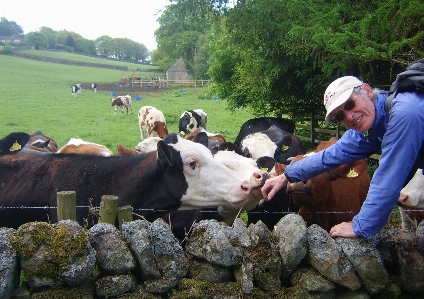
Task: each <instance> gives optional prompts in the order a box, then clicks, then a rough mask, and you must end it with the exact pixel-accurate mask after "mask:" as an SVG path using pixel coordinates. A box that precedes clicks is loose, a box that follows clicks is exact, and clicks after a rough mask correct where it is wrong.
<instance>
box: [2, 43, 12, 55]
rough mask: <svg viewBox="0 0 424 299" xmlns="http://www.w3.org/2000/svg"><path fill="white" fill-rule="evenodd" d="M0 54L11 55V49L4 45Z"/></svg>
mask: <svg viewBox="0 0 424 299" xmlns="http://www.w3.org/2000/svg"><path fill="white" fill-rule="evenodd" d="M0 54H3V55H13V48H12V47H11V46H10V45H6V46H5V47H4V48H3V49H2V50H1V51H0Z"/></svg>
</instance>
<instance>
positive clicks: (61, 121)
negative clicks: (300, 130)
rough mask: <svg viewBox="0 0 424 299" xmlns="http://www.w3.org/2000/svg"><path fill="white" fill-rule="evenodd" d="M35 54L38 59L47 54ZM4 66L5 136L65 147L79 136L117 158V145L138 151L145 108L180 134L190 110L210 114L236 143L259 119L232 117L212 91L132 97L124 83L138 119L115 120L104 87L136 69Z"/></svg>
mask: <svg viewBox="0 0 424 299" xmlns="http://www.w3.org/2000/svg"><path fill="white" fill-rule="evenodd" d="M35 52H37V53H36V54H38V55H41V54H42V53H43V52H41V51H35ZM34 54H35V53H34ZM60 54H63V55H64V57H63V58H64V59H73V60H79V59H84V60H85V61H89V62H96V63H100V62H99V60H100V61H102V63H109V61H105V60H102V59H98V58H89V59H88V58H87V57H84V56H80V55H73V54H69V53H55V57H58V55H60ZM115 63H116V62H115ZM0 64H1V66H2V75H1V84H0V94H1V104H2V107H3V109H2V114H1V117H0V119H1V121H0V132H1V133H2V134H1V135H2V136H5V135H7V134H8V133H10V132H17V131H23V132H27V133H32V132H34V131H36V130H41V131H42V132H43V133H44V134H46V135H47V136H50V137H52V138H54V139H55V140H56V141H57V143H58V146H59V147H61V146H62V145H64V144H65V143H66V142H67V141H68V140H69V139H70V138H72V137H74V138H81V139H84V140H86V141H91V142H95V143H100V144H103V145H104V146H106V147H108V148H109V149H110V150H111V151H113V152H115V153H117V150H116V146H117V144H122V145H124V146H126V147H130V148H133V147H134V146H135V145H137V144H138V142H139V141H140V130H139V128H138V120H137V113H138V111H139V109H140V108H141V107H142V106H145V105H151V106H154V107H156V108H158V109H159V110H161V111H162V112H163V113H164V115H165V118H166V121H167V126H168V130H169V132H175V133H177V132H178V120H179V117H180V115H181V113H182V112H183V111H184V110H187V109H197V108H201V109H203V110H205V111H206V112H207V113H208V125H207V130H208V131H210V132H214V133H221V134H222V135H223V136H225V138H227V140H230V141H233V140H234V139H235V137H236V135H237V134H238V132H239V129H240V126H241V125H242V124H243V123H244V122H245V121H246V120H248V119H249V118H252V117H253V115H252V114H251V113H250V112H249V111H245V110H239V111H237V113H232V112H231V111H229V110H228V109H227V108H226V107H227V105H226V102H225V100H220V99H218V100H215V99H213V97H212V99H211V98H210V97H209V98H207V99H205V93H206V91H207V89H206V87H196V88H193V87H175V88H171V87H169V88H165V89H161V90H159V89H158V88H157V87H156V88H155V90H152V91H147V92H136V91H134V92H131V91H129V92H127V91H120V87H119V84H116V90H114V92H116V94H117V95H125V94H127V93H129V94H130V95H131V96H132V99H133V114H131V113H130V114H129V115H126V113H124V114H122V113H121V112H118V113H117V115H116V116H114V110H113V108H112V107H111V105H110V99H111V98H112V96H111V91H102V90H101V85H102V84H111V83H115V82H119V81H120V80H121V78H123V77H127V78H129V77H130V75H131V73H132V72H133V71H130V67H129V70H128V71H119V70H110V69H103V68H102V69H100V68H93V67H82V66H71V65H62V64H56V63H49V62H42V61H34V60H29V59H24V58H19V57H14V56H8V55H0ZM123 64H124V65H128V64H129V63H123ZM139 67H143V66H142V65H139V64H133V65H132V68H133V69H134V70H135V69H136V68H139ZM136 75H137V76H142V77H147V76H148V75H151V73H150V72H149V73H148V74H147V73H145V74H142V73H140V72H139V73H137V74H136ZM92 82H97V83H98V85H99V88H98V90H97V93H93V92H92V91H91V89H88V84H91V83H92ZM75 83H81V84H82V86H83V88H82V92H81V93H80V94H79V95H78V96H77V97H76V98H74V97H73V96H72V95H71V85H72V84H75ZM126 89H127V90H128V89H131V87H130V88H126ZM134 89H135V88H134ZM181 90H183V91H181ZM136 95H140V96H141V97H142V100H141V101H136V100H135V96H136Z"/></svg>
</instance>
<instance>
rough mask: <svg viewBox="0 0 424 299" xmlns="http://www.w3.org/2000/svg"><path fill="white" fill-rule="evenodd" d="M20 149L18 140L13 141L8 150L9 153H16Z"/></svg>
mask: <svg viewBox="0 0 424 299" xmlns="http://www.w3.org/2000/svg"><path fill="white" fill-rule="evenodd" d="M21 148H22V146H21V145H20V144H19V143H18V140H16V141H15V143H14V144H13V145H12V147H11V148H10V151H11V152H14V151H18V150H20V149H21Z"/></svg>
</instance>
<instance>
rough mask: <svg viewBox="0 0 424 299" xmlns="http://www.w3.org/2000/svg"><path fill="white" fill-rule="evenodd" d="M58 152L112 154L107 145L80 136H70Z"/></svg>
mask: <svg viewBox="0 0 424 299" xmlns="http://www.w3.org/2000/svg"><path fill="white" fill-rule="evenodd" d="M57 153H58V154H88V155H96V156H103V157H110V156H113V155H114V154H113V152H112V151H110V150H109V149H108V148H107V147H105V146H104V145H101V144H97V143H93V142H87V141H84V140H82V139H80V138H71V139H69V141H68V142H67V143H66V144H65V145H64V146H62V147H61V148H60V149H59V150H58V151H57Z"/></svg>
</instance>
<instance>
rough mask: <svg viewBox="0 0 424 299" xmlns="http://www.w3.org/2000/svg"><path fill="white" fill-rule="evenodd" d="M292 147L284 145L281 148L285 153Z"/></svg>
mask: <svg viewBox="0 0 424 299" xmlns="http://www.w3.org/2000/svg"><path fill="white" fill-rule="evenodd" d="M289 148H290V147H289V146H288V145H283V146H281V150H282V151H283V152H285V151H286V150H288V149H289Z"/></svg>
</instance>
